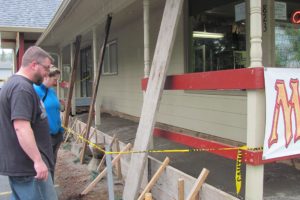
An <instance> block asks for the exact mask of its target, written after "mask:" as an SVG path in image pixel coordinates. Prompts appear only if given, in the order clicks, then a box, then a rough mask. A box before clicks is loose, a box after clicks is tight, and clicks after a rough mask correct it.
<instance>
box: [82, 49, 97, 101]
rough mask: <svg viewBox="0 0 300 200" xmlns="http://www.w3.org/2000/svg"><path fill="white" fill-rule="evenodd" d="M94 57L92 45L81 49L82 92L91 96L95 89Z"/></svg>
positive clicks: (84, 95) (85, 95)
mask: <svg viewBox="0 0 300 200" xmlns="http://www.w3.org/2000/svg"><path fill="white" fill-rule="evenodd" d="M93 78H94V77H93V59H92V49H91V47H90V46H89V47H86V48H84V49H81V50H80V88H81V90H80V94H81V97H91V96H92V89H93Z"/></svg>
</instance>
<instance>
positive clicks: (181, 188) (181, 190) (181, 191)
mask: <svg viewBox="0 0 300 200" xmlns="http://www.w3.org/2000/svg"><path fill="white" fill-rule="evenodd" d="M178 200H184V180H183V179H182V178H180V179H178Z"/></svg>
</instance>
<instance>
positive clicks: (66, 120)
mask: <svg viewBox="0 0 300 200" xmlns="http://www.w3.org/2000/svg"><path fill="white" fill-rule="evenodd" d="M80 42H81V35H79V36H77V37H76V42H75V46H76V48H75V56H74V59H73V67H72V72H71V78H70V87H69V91H68V97H67V105H66V109H65V113H64V121H63V126H64V127H68V123H69V113H70V110H71V106H70V104H71V98H72V96H73V88H74V84H75V80H76V68H77V65H78V60H79V59H78V56H79V50H80Z"/></svg>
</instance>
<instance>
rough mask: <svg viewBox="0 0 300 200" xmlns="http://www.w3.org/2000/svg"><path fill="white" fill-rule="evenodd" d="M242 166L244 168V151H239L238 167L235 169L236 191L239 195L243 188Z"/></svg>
mask: <svg viewBox="0 0 300 200" xmlns="http://www.w3.org/2000/svg"><path fill="white" fill-rule="evenodd" d="M241 166H242V151H241V149H238V151H237V158H236V167H235V189H236V194H237V195H239V193H240V191H241V187H242V172H241Z"/></svg>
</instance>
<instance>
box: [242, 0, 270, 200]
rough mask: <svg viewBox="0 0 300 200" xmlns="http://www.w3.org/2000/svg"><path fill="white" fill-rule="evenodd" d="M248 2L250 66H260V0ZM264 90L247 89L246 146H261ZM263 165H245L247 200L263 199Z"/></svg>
mask: <svg viewBox="0 0 300 200" xmlns="http://www.w3.org/2000/svg"><path fill="white" fill-rule="evenodd" d="M247 3H250V4H249V5H250V8H249V9H250V67H262V23H261V20H262V17H261V0H248V2H247ZM264 96H265V95H264V90H252V91H251V90H249V91H247V146H248V147H261V146H263V140H264V125H265V97H264ZM263 181H264V166H263V165H259V166H252V165H247V166H246V194H245V199H247V200H262V199H263Z"/></svg>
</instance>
